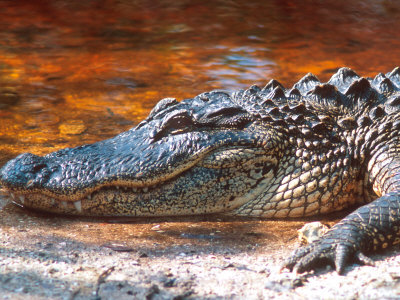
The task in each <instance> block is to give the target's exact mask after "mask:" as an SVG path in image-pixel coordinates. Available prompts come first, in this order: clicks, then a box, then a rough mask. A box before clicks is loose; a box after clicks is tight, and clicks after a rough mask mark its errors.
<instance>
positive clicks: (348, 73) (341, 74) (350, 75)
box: [328, 67, 360, 93]
mask: <svg viewBox="0 0 400 300" xmlns="http://www.w3.org/2000/svg"><path fill="white" fill-rule="evenodd" d="M359 78H360V76H358V74H357V73H356V72H354V71H353V70H352V69H350V68H346V67H345V68H340V69H339V70H338V71H337V72H336V73H335V74H333V75H332V77H331V79H329V81H328V83H329V84H332V85H334V86H336V88H337V89H338V90H339V91H340V92H341V93H344V92H345V91H346V90H347V89H348V88H349V86H350V85H351V84H352V83H353V82H354V81H355V80H357V79H359Z"/></svg>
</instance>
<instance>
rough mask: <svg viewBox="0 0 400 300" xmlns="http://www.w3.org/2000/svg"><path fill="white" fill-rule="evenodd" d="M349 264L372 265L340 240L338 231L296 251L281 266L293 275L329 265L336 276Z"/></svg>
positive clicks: (355, 249) (370, 261)
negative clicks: (292, 272)
mask: <svg viewBox="0 0 400 300" xmlns="http://www.w3.org/2000/svg"><path fill="white" fill-rule="evenodd" d="M351 262H358V263H360V264H364V265H374V261H373V260H371V259H370V258H369V257H367V256H366V255H364V254H363V253H362V252H361V251H360V250H357V247H356V246H355V245H353V244H352V243H351V242H349V241H346V240H344V239H341V238H340V232H339V231H332V232H330V234H328V235H326V236H324V237H321V238H320V239H319V240H317V241H315V242H313V243H311V244H309V245H307V246H305V247H301V248H299V249H297V250H296V251H295V252H294V253H293V254H292V256H291V257H289V258H288V259H287V260H286V261H285V262H284V265H283V268H288V269H289V270H291V271H294V272H295V273H303V272H307V271H310V270H313V269H316V268H319V267H324V266H326V265H331V266H333V267H335V269H336V271H337V272H338V274H343V271H344V269H345V267H346V266H348V265H349V264H350V263H351Z"/></svg>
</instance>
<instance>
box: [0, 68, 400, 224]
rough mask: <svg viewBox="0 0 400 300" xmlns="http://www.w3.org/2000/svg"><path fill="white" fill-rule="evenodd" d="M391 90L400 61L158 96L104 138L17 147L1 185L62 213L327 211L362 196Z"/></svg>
mask: <svg viewBox="0 0 400 300" xmlns="http://www.w3.org/2000/svg"><path fill="white" fill-rule="evenodd" d="M399 90H400V69H399V68H396V69H394V70H393V71H392V72H391V73H388V74H386V75H384V74H379V75H377V77H375V79H366V78H361V77H359V76H358V75H357V74H356V73H354V72H353V71H352V70H350V69H348V68H342V69H340V70H339V71H338V72H337V73H336V74H334V75H333V76H332V78H331V79H330V81H329V82H328V83H323V84H322V83H320V82H319V81H318V79H317V78H316V77H315V76H314V75H312V74H308V75H306V76H305V77H303V78H302V79H301V80H300V81H299V82H297V83H296V84H295V85H294V87H293V88H292V89H290V90H287V89H284V88H283V86H282V85H281V84H280V83H279V82H277V81H276V80H271V81H270V82H269V83H268V84H267V85H266V86H265V87H264V88H262V89H260V88H258V87H257V86H252V87H250V88H249V89H247V90H240V91H238V92H234V93H228V92H225V91H212V92H208V93H203V94H200V95H198V96H196V97H194V98H192V99H186V100H183V101H182V102H177V101H176V100H175V99H172V98H166V99H163V100H161V101H160V102H159V103H158V104H157V105H156V106H155V108H154V109H153V110H152V111H151V112H150V114H149V116H148V117H147V118H146V119H145V120H144V121H143V122H141V123H140V124H139V125H138V126H137V127H135V128H133V129H131V130H129V131H127V132H124V133H121V134H119V135H118V136H116V137H114V138H112V139H109V140H105V141H101V142H98V143H95V144H91V145H84V146H80V147H77V148H74V149H68V148H67V149H63V150H60V151H57V152H54V153H50V154H48V155H46V156H44V157H39V156H36V155H32V154H29V153H26V154H22V155H20V156H18V157H16V158H15V159H13V160H11V161H9V162H8V163H7V164H6V165H5V166H3V168H2V169H0V185H1V186H2V191H3V194H4V195H5V196H6V197H8V198H10V199H11V200H12V201H14V202H16V203H18V204H21V205H24V206H26V207H29V208H35V209H39V210H45V211H50V212H55V213H66V214H82V215H93V216H94V215H96V216H117V215H124V216H160V215H164V216H165V215H188V214H203V213H218V212H226V213H232V214H239V215H253V216H265V217H288V216H289V217H296V216H307V215H313V214H317V213H327V212H330V211H333V210H339V209H342V208H343V207H345V206H349V205H352V204H354V203H355V201H358V200H356V199H357V197H355V194H357V193H358V194H359V195H360V194H361V193H362V189H363V186H362V184H363V183H362V178H361V179H360V175H359V174H360V168H361V165H362V164H363V163H364V159H365V157H366V156H367V155H368V153H367V151H368V149H367V147H366V146H365V145H368V143H367V142H366V141H367V140H368V139H369V140H372V139H374V134H375V133H376V134H378V133H379V132H382V130H386V129H385V128H386V127H385V128H383V129H382V130H381V128H380V127H382V126H383V125H385V126H386V125H388V124H389V123H390V124H389V125H390V126H400V122H397V123H396V122H395V123H396V124H395V123H393V122H389V123H388V122H386V120H387V119H385V118H387V116H388V115H393V114H396V116H395V117H394V118H392V119H394V120H398V119H399V116H398V114H399V103H400V101H398V99H400V96H399V92H398V91H399ZM382 124H383V125H382ZM389 125H388V126H389ZM390 126H389V127H390ZM375 137H376V135H375ZM369 143H370V144H371V143H372V141H370V142H369ZM357 180H358V181H357ZM337 199H340V201H339V200H337Z"/></svg>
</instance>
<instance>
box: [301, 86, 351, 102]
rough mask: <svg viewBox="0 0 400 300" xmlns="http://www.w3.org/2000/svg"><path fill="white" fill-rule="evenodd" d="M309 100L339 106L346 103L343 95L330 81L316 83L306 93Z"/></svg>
mask: <svg viewBox="0 0 400 300" xmlns="http://www.w3.org/2000/svg"><path fill="white" fill-rule="evenodd" d="M306 99H307V101H308V102H310V101H311V102H314V103H317V104H319V105H324V106H333V107H335V106H336V107H337V106H339V105H341V104H346V103H344V101H343V95H342V94H340V93H339V91H338V89H337V88H336V86H334V85H333V84H330V83H322V84H318V85H316V86H315V87H314V88H313V89H312V90H310V91H309V92H308V93H307V94H306Z"/></svg>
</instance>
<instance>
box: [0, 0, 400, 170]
mask: <svg viewBox="0 0 400 300" xmlns="http://www.w3.org/2000/svg"><path fill="white" fill-rule="evenodd" d="M0 28H1V30H0V119H1V122H0V165H2V164H3V163H4V162H5V161H7V160H8V159H10V158H12V157H14V156H16V155H17V154H19V153H22V152H28V151H29V152H32V153H35V154H45V153H48V152H51V151H54V150H56V149H60V148H64V147H72V146H76V145H80V144H85V143H91V142H94V141H97V140H100V139H104V138H108V137H111V136H113V135H115V134H117V133H119V132H121V131H123V130H126V129H128V128H130V127H132V126H133V125H135V124H137V123H138V122H139V121H140V120H141V119H143V118H144V117H145V116H146V115H147V114H148V112H149V110H150V109H151V108H152V107H153V105H154V104H155V103H156V102H157V101H158V100H159V99H161V98H163V97H171V96H172V97H176V98H178V99H182V98H185V97H192V96H194V95H196V94H198V93H201V92H203V91H206V90H210V89H215V88H223V89H235V88H243V87H246V86H250V85H251V84H254V83H255V84H258V85H264V84H265V83H266V82H267V81H268V80H269V79H270V78H271V77H275V78H276V79H278V80H280V81H281V82H282V83H284V84H286V85H288V86H290V85H291V84H293V83H294V82H295V81H296V80H298V79H299V78H301V77H302V76H303V75H304V74H305V73H307V72H313V73H315V74H316V75H317V76H319V77H320V79H322V80H327V79H328V78H329V76H330V75H331V74H332V73H333V72H334V71H335V70H336V69H337V68H338V67H341V66H349V67H351V68H353V69H355V70H357V71H358V72H359V73H360V74H362V75H364V76H368V75H375V74H376V73H377V72H388V71H390V70H392V69H393V68H394V66H396V65H400V59H399V53H398V50H397V49H400V3H399V2H397V1H372V0H371V1H361V0H359V1H357V0H356V1H351V2H350V1H344V0H335V1H289V0H287V1H259V0H257V1H227V0H219V1H199V0H195V1H186V0H175V1H146V0H137V1H124V0H122V1H116V0H100V1H60V0H55V1H23V0H21V1H0Z"/></svg>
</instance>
